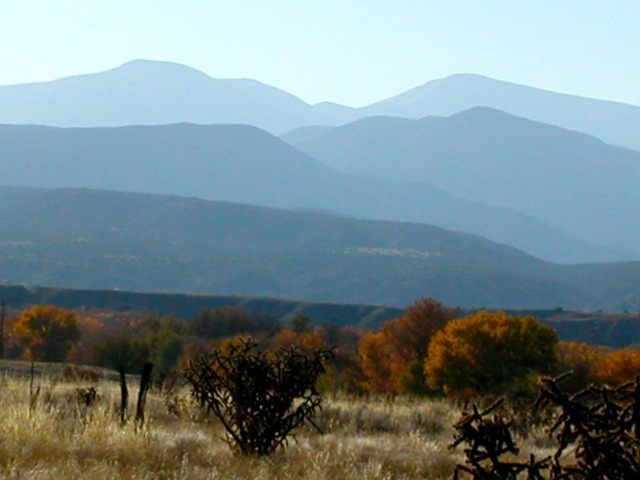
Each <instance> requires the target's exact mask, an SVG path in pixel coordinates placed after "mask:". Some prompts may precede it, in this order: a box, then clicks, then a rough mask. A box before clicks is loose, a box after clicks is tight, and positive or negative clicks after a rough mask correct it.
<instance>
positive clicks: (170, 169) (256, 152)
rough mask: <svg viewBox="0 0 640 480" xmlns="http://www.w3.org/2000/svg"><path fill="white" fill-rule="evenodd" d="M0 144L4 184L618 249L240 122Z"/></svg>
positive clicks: (596, 251)
mask: <svg viewBox="0 0 640 480" xmlns="http://www.w3.org/2000/svg"><path fill="white" fill-rule="evenodd" d="M0 152H2V153H1V154H0V155H1V162H0V165H1V168H2V177H1V178H2V182H3V183H4V184H5V185H6V186H14V187H19V186H26V187H35V188H61V187H84V188H95V189H107V190H120V191H133V192H141V193H159V194H170V195H180V196H192V197H199V198H203V199H209V200H223V201H231V202H239V203H247V204H253V205H260V206H267V207H276V208H285V209H297V210H307V211H326V212H335V213H339V214H342V215H348V216H353V217H359V218H369V219H379V220H395V221H408V222H421V223H429V224H433V225H438V226H441V227H443V228H448V229H451V230H458V231H464V232H469V233H475V234H478V235H482V236H485V237H487V238H489V239H491V240H493V241H497V242H500V243H505V244H508V245H512V246H515V247H517V248H520V249H522V250H524V251H526V252H528V253H531V254H534V255H537V256H540V257H542V258H545V259H549V260H554V261H563V262H578V261H587V260H592V261H596V260H598V261H602V260H612V259H624V258H628V255H627V254H626V253H625V252H620V251H618V250H616V249H611V248H601V247H597V246H594V245H592V244H589V243H586V242H583V241H581V240H578V239H577V238H575V237H571V236H570V235H568V234H566V233H563V231H562V230H559V229H557V228H552V227H550V226H549V225H548V224H546V223H545V222H543V221H541V220H539V219H537V218H535V217H534V216H531V215H524V214H521V213H519V212H517V211H516V210H513V209H510V208H505V207H500V208H496V207H489V206H487V205H484V204H482V203H480V202H472V201H469V200H465V199H464V198H462V197H460V196H456V195H451V194H449V193H447V192H446V191H445V190H443V189H441V188H436V187H433V186H431V185H430V184H429V183H427V182H423V183H400V182H393V181H391V180H388V179H383V178H377V177H373V176H359V175H352V174H348V173H342V172H339V171H337V170H335V169H333V168H331V167H329V166H326V165H324V164H323V163H320V162H319V161H317V160H315V159H314V158H312V157H310V156H308V155H307V154H304V153H302V152H301V151H299V150H297V149H295V148H294V147H292V146H290V145H289V144H287V143H285V142H283V141H282V140H279V139H278V138H276V137H274V136H272V135H270V134H268V133H266V132H264V131H262V130H259V129H257V128H255V127H250V126H243V125H209V126H204V125H194V124H177V125H165V126H133V127H117V128H57V127H42V126H15V125H14V126H12V125H5V126H0ZM605 244H606V242H605Z"/></svg>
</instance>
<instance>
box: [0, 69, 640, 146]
mask: <svg viewBox="0 0 640 480" xmlns="http://www.w3.org/2000/svg"><path fill="white" fill-rule="evenodd" d="M475 106H486V107H492V108H496V109H499V110H502V111H504V112H507V113H511V114H513V115H517V116H520V117H524V118H528V119H531V120H536V121H540V122H544V123H549V124H552V125H557V126H561V127H564V128H567V129H571V130H578V131H581V132H584V133H588V134H591V135H594V136H596V137H598V138H600V139H601V140H603V141H605V142H607V143H612V144H615V145H621V146H625V147H629V148H635V149H640V139H639V138H638V135H637V132H638V131H640V107H637V106H633V105H627V104H622V103H617V102H610V101H604V100H596V99H590V98H584V97H578V96H574V95H566V94H561V93H556V92H550V91H545V90H541V89H536V88H533V87H528V86H523V85H517V84H514V83H509V82H504V81H499V80H495V79H491V78H487V77H483V76H480V75H471V74H458V75H452V76H450V77H447V78H443V79H438V80H433V81H430V82H428V83H426V84H424V85H422V86H418V87H416V88H414V89H412V90H410V91H408V92H405V93H401V94H399V95H396V96H394V97H392V98H388V99H384V100H381V101H379V102H376V103H374V104H372V105H368V106H365V107H362V108H351V107H347V106H343V105H337V104H334V103H329V102H324V103H320V104H317V105H309V104H308V103H306V102H304V101H303V100H301V99H299V98H297V97H295V96H293V95H291V94H289V93H287V92H284V91H282V90H280V89H278V88H274V87H271V86H268V85H265V84H263V83H260V82H257V81H255V80H249V79H215V78H212V77H210V76H208V75H206V74H204V73H202V72H200V71H198V70H196V69H193V68H190V67H187V66H184V65H180V64H176V63H171V62H158V61H149V60H134V61H131V62H128V63H125V64H124V65H121V66H120V67H117V68H114V69H112V70H109V71H106V72H99V73H93V74H87V75H78V76H74V77H67V78H62V79H59V80H55V81H51V82H41V83H32V84H23V85H10V86H2V87H0V123H12V124H40V125H51V126H63V127H96V126H122V125H158V124H168V123H178V122H193V123H203V124H209V123H241V124H248V125H254V126H257V127H259V128H261V129H264V130H267V131H269V132H271V133H275V134H282V133H285V132H286V131H288V130H292V129H294V128H297V127H301V126H307V125H314V124H318V125H334V126H335V125H341V124H344V123H348V122H352V121H354V120H357V119H360V118H364V117H369V116H378V115H391V116H401V117H407V118H421V117H424V116H428V115H438V116H449V115H452V114H454V113H457V112H461V111H463V110H468V109H470V108H472V107H475Z"/></svg>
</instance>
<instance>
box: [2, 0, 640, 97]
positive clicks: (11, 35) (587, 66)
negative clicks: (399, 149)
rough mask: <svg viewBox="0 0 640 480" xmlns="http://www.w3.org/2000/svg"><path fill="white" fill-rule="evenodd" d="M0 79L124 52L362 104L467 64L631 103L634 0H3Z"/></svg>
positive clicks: (92, 68)
mask: <svg viewBox="0 0 640 480" xmlns="http://www.w3.org/2000/svg"><path fill="white" fill-rule="evenodd" d="M0 45H1V46H0V65H2V68H0V85H11V84H20V83H30V82H40V81H49V80H54V79H57V78H61V77H65V76H70V75H76V74H83V73H92V72H98V71H103V70H108V69H111V68H115V67H117V66H118V65H121V64H122V63H125V62H127V61H130V60H133V59H149V60H165V61H172V62H177V63H182V64H185V65H188V66H190V67H193V68H196V69H198V70H201V71H203V72H205V73H207V74H208V75H210V76H212V77H215V78H253V79H255V80H259V81H261V82H263V83H266V84H269V85H272V86H275V87H278V88H280V89H282V90H286V91H288V92H290V93H292V94H294V95H296V96H298V97H300V98H302V99H303V100H305V101H307V102H309V103H317V102H321V101H332V102H337V103H341V104H345V105H349V106H355V107H357V106H363V105H366V104H370V103H373V102H375V101H378V100H382V99H384V98H388V97H391V96H393V95H396V94H399V93H401V92H403V91H406V90H408V89H410V88H413V87H416V86H418V85H421V84H424V83H426V82H428V81H430V80H433V79H436V78H442V77H446V76H448V75H452V74H455V73H476V74H481V75H485V76H488V77H492V78H497V79H500V80H506V81H511V82H515V83H520V84H524V85H530V86H534V87H538V88H544V89H548V90H554V91H558V92H562V93H571V94H576V95H582V96H587V97H592V98H601V99H606V100H616V101H620V102H625V103H631V104H635V105H640V2H638V1H637V0H629V1H626V0H624V1H623V0H606V1H605V0H599V1H593V0H554V1H550V0H519V1H514V0H508V1H506V0H505V1H494V0H477V1H471V0H467V1H457V0H442V1H440V0H438V1H430V0H385V1H382V0H340V1H337V0H315V1H313V0H269V1H267V0H225V1H220V0H172V1H170V0H153V1H150V0H91V1H87V0H56V1H52V0H2V1H1V2H0Z"/></svg>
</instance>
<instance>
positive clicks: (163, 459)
mask: <svg viewBox="0 0 640 480" xmlns="http://www.w3.org/2000/svg"><path fill="white" fill-rule="evenodd" d="M35 383H36V384H37V385H40V387H41V393H40V396H39V398H38V403H37V405H36V407H35V409H34V410H33V411H30V409H29V380H28V378H27V377H19V376H17V375H15V374H5V375H3V376H0V478H7V479H25V480H26V479H61V478H65V479H75V478H77V479H85V478H89V479H92V480H102V479H123V478H124V479H181V480H182V479H185V480H186V479H189V480H191V479H194V480H195V479H261V480H271V479H283V480H284V479H292V480H293V479H295V480H301V479H309V480H316V479H317V480H321V479H322V480H324V479H364V480H369V479H370V480H382V479H417V478H420V479H434V480H435V479H445V478H451V474H452V471H453V467H454V465H455V464H456V463H457V462H460V461H462V454H461V451H460V450H458V451H455V452H452V451H450V450H448V449H447V445H448V444H450V443H451V440H452V438H453V431H452V429H451V425H452V424H453V423H454V422H455V420H456V419H458V418H459V410H458V409H457V408H455V407H453V406H452V405H450V404H448V403H447V402H445V401H435V400H433V401H430V400H412V399H407V398H400V399H395V400H385V399H379V398H369V399H356V398H350V397H343V396H333V397H329V398H327V399H326V401H325V403H324V409H323V410H322V412H321V413H320V414H319V415H318V416H317V417H316V419H315V420H316V423H317V424H318V425H319V426H320V427H321V428H322V429H323V430H324V432H325V433H324V435H320V434H318V433H317V432H316V431H315V430H314V429H313V428H311V427H310V426H309V427H303V428H302V429H301V430H300V431H298V432H297V435H296V438H295V439H293V440H292V441H291V442H290V445H289V447H288V448H287V449H286V450H284V451H281V452H279V453H277V454H275V455H273V456H271V457H268V458H246V457H241V456H237V455H234V454H233V453H232V452H231V451H230V450H229V448H228V446H227V445H226V443H224V442H223V441H222V440H221V437H222V436H223V434H224V432H223V430H222V429H221V426H220V425H219V424H218V423H217V422H216V421H215V420H209V421H203V420H202V418H197V417H198V414H197V410H194V409H188V408H185V405H184V403H182V404H180V403H179V402H178V403H177V405H182V407H183V409H182V410H183V411H182V413H183V415H181V416H180V417H178V416H175V415H173V414H170V413H169V412H168V409H167V407H166V400H167V398H170V397H167V396H166V395H161V394H159V393H157V392H151V393H150V396H149V398H148V405H147V419H148V421H147V423H146V424H145V426H144V428H142V429H141V430H139V431H136V428H135V427H134V425H133V422H131V421H130V422H128V423H127V424H126V425H124V426H122V425H121V424H120V422H119V421H118V419H117V411H116V408H115V406H116V405H117V403H118V402H119V389H118V385H117V384H116V383H115V382H112V381H108V380H103V381H101V382H99V383H98V384H96V386H97V389H98V401H97V404H96V405H95V406H93V407H89V408H86V407H84V406H79V405H78V403H77V401H76V398H75V388H77V387H79V386H87V385H89V384H87V383H84V384H83V383H80V382H78V383H65V382H61V381H56V380H55V377H41V378H37V379H36V382H35ZM130 391H131V392H130V393H131V399H132V400H135V395H136V394H137V389H136V388H135V387H134V386H130ZM177 394H178V395H179V396H178V398H187V392H186V391H181V392H178V393H177ZM172 395H174V397H173V399H174V400H175V395H176V394H175V393H174V394H172ZM134 403H135V402H133V401H132V402H131V404H132V407H133V404H134ZM525 449H527V450H528V451H533V452H535V453H536V454H537V455H540V454H542V453H544V452H545V451H546V449H547V446H546V445H545V444H544V442H538V443H536V442H534V441H528V442H527V445H526V446H525Z"/></svg>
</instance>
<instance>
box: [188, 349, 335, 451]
mask: <svg viewBox="0 0 640 480" xmlns="http://www.w3.org/2000/svg"><path fill="white" fill-rule="evenodd" d="M257 346H258V344H257V342H256V341H254V340H251V339H240V340H239V341H238V342H236V343H234V344H232V345H231V346H230V347H228V348H227V349H225V350H222V349H215V350H213V351H212V352H211V353H209V354H207V355H203V356H200V357H199V358H197V359H196V360H195V361H193V362H191V363H190V364H189V366H188V367H187V369H186V370H185V372H184V376H185V378H186V380H187V382H188V383H189V384H190V386H191V391H192V395H193V397H194V399H195V400H196V401H197V402H198V403H199V404H200V405H201V406H202V407H204V408H206V410H207V411H208V412H210V413H213V414H214V415H215V416H216V417H218V418H219V419H220V421H221V422H222V425H223V426H224V428H225V430H226V433H227V436H226V441H227V443H229V445H230V446H231V447H232V448H233V449H234V450H236V451H237V452H239V453H242V454H244V455H256V456H262V455H267V454H270V453H272V452H274V451H275V450H277V449H278V448H282V447H284V446H286V443H287V438H288V437H289V435H290V434H291V432H292V431H293V430H294V429H295V428H296V427H298V426H300V425H301V424H302V423H304V422H305V421H308V422H309V423H311V424H312V425H313V426H315V424H313V421H312V420H311V418H312V417H313V415H314V414H315V413H316V412H317V411H318V410H319V409H320V408H321V398H320V395H319V393H318V391H317V390H316V386H315V384H316V380H317V379H318V377H319V376H320V375H322V374H323V373H324V372H325V368H326V363H327V361H328V360H329V359H330V358H331V357H332V356H333V353H332V352H331V351H330V350H318V351H315V352H311V353H309V352H304V353H303V352H302V351H300V350H298V349H296V348H287V349H280V350H275V351H260V350H259V349H258V348H257ZM316 428H317V427H316Z"/></svg>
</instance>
